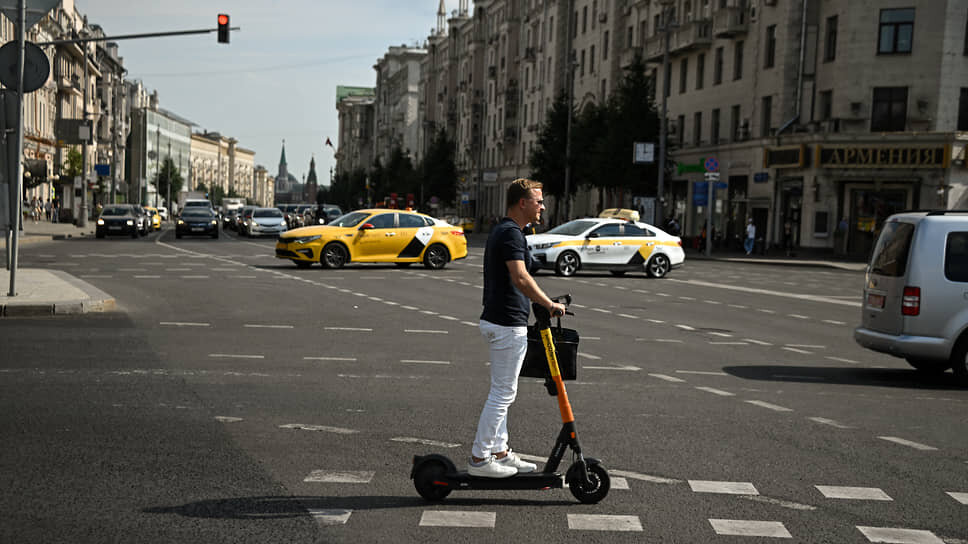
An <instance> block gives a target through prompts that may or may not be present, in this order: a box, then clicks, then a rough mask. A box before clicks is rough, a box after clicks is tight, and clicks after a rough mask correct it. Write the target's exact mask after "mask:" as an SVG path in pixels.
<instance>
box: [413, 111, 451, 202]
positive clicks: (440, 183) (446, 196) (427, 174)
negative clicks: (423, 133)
mask: <svg viewBox="0 0 968 544" xmlns="http://www.w3.org/2000/svg"><path fill="white" fill-rule="evenodd" d="M456 155H457V144H456V143H455V142H454V140H451V139H450V138H449V137H448V136H447V132H446V131H444V130H443V129H441V130H440V131H438V132H437V134H435V135H434V139H433V141H432V142H431V143H430V148H429V149H427V154H426V156H425V157H424V159H423V162H421V164H420V168H419V171H420V176H421V178H422V180H421V184H422V187H423V189H424V190H423V191H422V192H423V194H424V195H425V199H429V198H430V197H437V198H438V199H440V202H441V203H442V204H444V205H445V206H449V205H452V204H453V203H454V202H455V201H456V200H457V165H456V163H455V160H454V159H455V157H456ZM419 204H420V206H421V207H422V206H423V205H424V204H425V203H424V202H421V203H419Z"/></svg>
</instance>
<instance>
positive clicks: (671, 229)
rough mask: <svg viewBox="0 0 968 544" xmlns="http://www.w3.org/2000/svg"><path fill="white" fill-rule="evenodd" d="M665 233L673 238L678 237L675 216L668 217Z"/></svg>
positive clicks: (677, 225) (677, 224) (677, 223)
mask: <svg viewBox="0 0 968 544" xmlns="http://www.w3.org/2000/svg"><path fill="white" fill-rule="evenodd" d="M666 232H667V233H669V234H671V235H673V236H679V222H678V221H676V218H675V216H670V217H669V221H667V222H666Z"/></svg>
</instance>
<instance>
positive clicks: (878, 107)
mask: <svg viewBox="0 0 968 544" xmlns="http://www.w3.org/2000/svg"><path fill="white" fill-rule="evenodd" d="M906 120H907V87H874V106H873V108H872V111H871V132H901V131H903V130H904V124H905V122H906Z"/></svg>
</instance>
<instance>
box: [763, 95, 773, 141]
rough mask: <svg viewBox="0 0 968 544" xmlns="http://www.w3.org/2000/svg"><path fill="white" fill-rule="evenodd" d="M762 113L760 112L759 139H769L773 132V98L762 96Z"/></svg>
mask: <svg viewBox="0 0 968 544" xmlns="http://www.w3.org/2000/svg"><path fill="white" fill-rule="evenodd" d="M762 104H763V106H762V111H760V115H761V118H760V137H762V138H769V137H770V133H771V132H772V130H773V126H772V122H773V97H772V96H764V97H763V100H762Z"/></svg>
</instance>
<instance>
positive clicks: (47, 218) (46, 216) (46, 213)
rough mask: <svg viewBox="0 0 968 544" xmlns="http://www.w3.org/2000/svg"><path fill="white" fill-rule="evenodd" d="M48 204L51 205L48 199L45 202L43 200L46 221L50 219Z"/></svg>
mask: <svg viewBox="0 0 968 544" xmlns="http://www.w3.org/2000/svg"><path fill="white" fill-rule="evenodd" d="M50 205H51V201H50V200H48V201H47V202H44V219H46V220H47V221H50Z"/></svg>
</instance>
